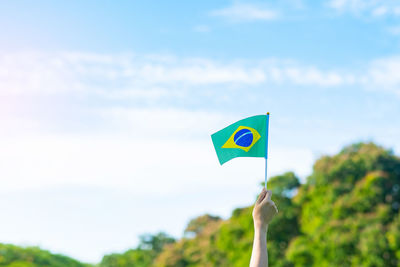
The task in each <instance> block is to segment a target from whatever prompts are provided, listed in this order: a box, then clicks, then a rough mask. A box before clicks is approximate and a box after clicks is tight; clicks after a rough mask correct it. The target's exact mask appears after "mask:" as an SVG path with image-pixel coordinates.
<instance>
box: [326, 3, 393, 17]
mask: <svg viewBox="0 0 400 267" xmlns="http://www.w3.org/2000/svg"><path fill="white" fill-rule="evenodd" d="M328 6H329V7H331V8H333V9H335V10H337V11H339V12H351V13H353V14H357V15H361V14H365V15H369V16H374V17H382V16H387V15H392V16H399V15H400V3H399V2H398V1H394V0H331V1H329V2H328Z"/></svg>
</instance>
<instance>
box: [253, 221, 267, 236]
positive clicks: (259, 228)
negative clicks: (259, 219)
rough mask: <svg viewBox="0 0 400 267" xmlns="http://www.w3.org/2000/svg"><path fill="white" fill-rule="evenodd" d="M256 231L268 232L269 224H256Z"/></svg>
mask: <svg viewBox="0 0 400 267" xmlns="http://www.w3.org/2000/svg"><path fill="white" fill-rule="evenodd" d="M254 230H255V231H256V232H265V233H266V232H267V231H268V224H264V223H256V222H255V223H254Z"/></svg>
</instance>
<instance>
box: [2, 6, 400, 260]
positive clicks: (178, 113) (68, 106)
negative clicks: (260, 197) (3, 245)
mask: <svg viewBox="0 0 400 267" xmlns="http://www.w3.org/2000/svg"><path fill="white" fill-rule="evenodd" d="M0 26H1V29H2V34H1V35H0V120H1V122H2V123H1V125H0V137H1V138H0V146H1V147H2V149H1V151H0V162H1V163H0V177H1V187H0V212H1V213H2V215H3V216H4V217H5V218H7V221H2V223H1V225H2V227H0V236H1V237H2V238H1V239H0V242H10V243H15V244H21V245H40V246H42V247H43V248H46V249H49V250H51V251H54V252H59V253H65V254H68V255H70V256H73V257H76V258H78V259H81V260H84V261H88V262H97V261H99V260H100V259H101V257H102V255H104V254H105V253H111V252H121V251H124V250H126V249H128V248H131V247H134V246H135V245H137V240H138V239H137V237H138V235H140V234H142V233H154V232H156V231H160V230H164V231H167V232H168V233H170V234H172V235H173V236H175V237H179V236H181V234H182V232H183V230H184V227H185V225H186V223H187V222H188V220H189V219H190V218H193V217H195V216H198V215H201V214H203V213H205V212H210V213H213V214H216V215H221V216H223V217H224V218H227V217H228V216H229V214H230V212H231V211H232V209H233V208H235V207H238V206H245V205H250V204H251V203H252V202H253V200H254V198H255V195H256V194H257V192H258V191H259V189H260V187H259V183H260V182H261V181H262V180H263V170H264V167H263V164H264V163H263V160H262V159H235V160H233V161H231V162H229V163H227V164H225V165H224V166H222V167H221V166H219V164H218V160H217V158H216V156H215V154H214V150H213V147H212V144H211V139H210V135H211V134H212V133H213V132H215V131H217V130H219V129H221V128H223V127H224V126H226V125H227V124H229V123H232V122H234V121H236V120H239V119H241V118H243V117H246V116H250V115H254V114H263V113H265V112H267V111H270V112H271V121H270V161H269V167H270V170H269V172H270V175H275V174H280V173H282V172H284V171H288V170H293V171H295V172H296V173H297V174H298V175H299V176H300V177H301V179H304V178H305V177H306V176H307V175H308V174H310V172H311V169H312V163H313V161H314V160H315V159H317V158H318V157H319V156H321V155H324V154H331V153H336V152H338V151H339V150H340V149H341V148H342V147H343V146H344V145H346V144H350V143H352V142H358V141H375V142H377V143H379V144H381V145H384V146H386V147H387V148H392V149H393V150H394V151H395V152H396V153H397V154H399V151H400V141H399V140H400V139H399V138H398V137H399V135H400V119H399V114H400V53H399V49H400V4H398V3H397V1H385V0H381V1H375V0H365V1H360V0H326V1H319V2H318V3H316V2H315V1H304V0H297V1H258V2H253V1H246V2H244V1H218V2H217V1H201V2H199V3H195V2H191V1H119V2H118V3H116V2H115V1H57V2H54V1H35V2H34V3H33V2H31V1H3V2H2V3H1V4H0Z"/></svg>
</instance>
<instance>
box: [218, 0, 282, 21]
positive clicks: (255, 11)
mask: <svg viewBox="0 0 400 267" xmlns="http://www.w3.org/2000/svg"><path fill="white" fill-rule="evenodd" d="M210 14H211V15H212V16H218V17H223V18H226V19H229V20H231V21H255V20H265V21H269V20H276V19H277V18H279V13H278V12H277V11H275V10H271V9H267V8H264V7H261V6H256V5H252V4H240V3H235V4H233V5H232V6H230V7H226V8H223V9H218V10H214V11H211V12H210Z"/></svg>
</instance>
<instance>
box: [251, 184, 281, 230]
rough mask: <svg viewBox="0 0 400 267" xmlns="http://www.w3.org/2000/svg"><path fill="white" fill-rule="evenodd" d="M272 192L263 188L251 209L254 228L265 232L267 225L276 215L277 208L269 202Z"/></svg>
mask: <svg viewBox="0 0 400 267" xmlns="http://www.w3.org/2000/svg"><path fill="white" fill-rule="evenodd" d="M271 195H272V192H271V191H269V190H266V189H265V188H263V190H262V191H261V193H260V195H259V196H258V199H257V201H256V203H255V204H254V209H253V220H254V228H256V229H262V230H267V227H268V223H269V222H270V221H271V219H272V218H273V217H274V216H275V214H277V213H278V208H277V207H276V205H275V203H274V202H273V201H272V200H271Z"/></svg>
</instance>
